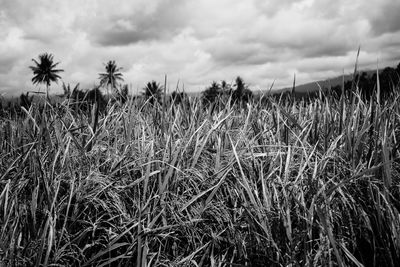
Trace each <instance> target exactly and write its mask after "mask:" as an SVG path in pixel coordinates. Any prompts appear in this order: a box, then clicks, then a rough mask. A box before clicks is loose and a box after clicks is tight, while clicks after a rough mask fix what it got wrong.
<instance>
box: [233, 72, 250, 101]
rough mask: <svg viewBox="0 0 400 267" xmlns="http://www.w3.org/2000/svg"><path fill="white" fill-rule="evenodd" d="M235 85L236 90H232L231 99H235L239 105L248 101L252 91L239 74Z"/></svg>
mask: <svg viewBox="0 0 400 267" xmlns="http://www.w3.org/2000/svg"><path fill="white" fill-rule="evenodd" d="M235 86H236V90H235V91H234V92H233V95H232V100H233V101H236V103H239V104H240V105H241V103H243V102H244V103H247V102H249V101H250V100H251V98H252V97H253V93H252V91H251V90H250V89H249V88H248V86H247V85H246V83H245V82H244V81H243V79H242V78H241V77H240V76H238V77H237V78H236V83H235Z"/></svg>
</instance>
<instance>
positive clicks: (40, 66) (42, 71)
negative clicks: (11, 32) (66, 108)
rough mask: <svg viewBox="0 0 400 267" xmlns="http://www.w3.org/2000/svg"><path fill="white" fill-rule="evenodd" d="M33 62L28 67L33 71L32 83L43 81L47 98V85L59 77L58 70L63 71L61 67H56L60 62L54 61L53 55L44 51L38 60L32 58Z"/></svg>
mask: <svg viewBox="0 0 400 267" xmlns="http://www.w3.org/2000/svg"><path fill="white" fill-rule="evenodd" d="M32 61H33V62H34V63H35V65H34V66H30V67H29V68H30V69H31V70H32V71H33V78H32V82H33V84H34V85H35V84H40V83H43V84H45V85H46V94H47V99H49V87H50V84H51V82H55V83H57V81H58V80H59V79H61V77H60V75H58V74H59V73H60V72H63V71H64V70H62V69H56V67H57V66H58V64H60V62H57V63H54V61H53V55H52V54H48V53H44V54H40V55H39V61H37V60H36V59H32Z"/></svg>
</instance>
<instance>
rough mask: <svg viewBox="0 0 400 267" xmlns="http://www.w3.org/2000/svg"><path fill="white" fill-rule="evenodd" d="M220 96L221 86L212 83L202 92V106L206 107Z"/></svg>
mask: <svg viewBox="0 0 400 267" xmlns="http://www.w3.org/2000/svg"><path fill="white" fill-rule="evenodd" d="M220 94H221V86H220V85H219V84H218V83H217V82H215V81H213V82H212V83H211V86H210V87H208V88H207V89H206V90H205V91H204V92H203V94H202V95H203V104H204V105H208V104H211V103H213V102H215V101H216V99H217V98H218V97H219V96H220Z"/></svg>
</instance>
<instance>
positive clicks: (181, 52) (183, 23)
mask: <svg viewBox="0 0 400 267" xmlns="http://www.w3.org/2000/svg"><path fill="white" fill-rule="evenodd" d="M399 11H400V1H398V0H368V1H364V0H352V1H347V0H338V1H332V0H304V1H301V0H298V1H296V0H268V1H267V0H151V1H149V0H118V1H109V0H85V1H82V0H68V1H65V0H36V1H28V0H0V63H1V64H0V93H2V94H3V95H4V94H8V95H9V94H13V93H14V94H19V93H21V92H23V91H27V90H33V89H35V90H37V89H39V87H38V88H35V87H33V86H32V83H31V78H32V73H31V71H30V69H29V68H28V66H30V65H32V63H33V62H32V61H31V59H32V58H37V56H38V55H39V54H40V53H43V52H49V53H52V54H53V55H54V59H55V61H60V62H61V63H60V65H59V67H60V68H62V69H64V70H65V72H64V73H62V79H63V81H64V82H65V83H67V84H68V83H69V84H71V85H72V86H74V85H75V84H76V83H80V84H81V87H83V88H88V87H91V86H93V84H96V83H98V82H99V80H98V76H99V75H98V73H100V72H103V69H104V65H103V63H105V62H107V61H108V60H115V61H116V62H117V64H118V66H121V67H123V74H124V78H125V82H126V83H127V84H129V85H131V86H132V87H131V88H132V90H133V91H134V92H136V91H137V90H141V88H143V86H144V84H145V83H146V82H147V81H151V80H156V81H158V82H161V83H162V82H163V80H164V74H167V75H168V83H169V90H174V89H175V87H176V83H177V82H178V80H179V81H180V84H181V85H182V84H184V86H185V90H187V91H201V90H203V89H204V88H205V86H207V85H208V84H210V83H211V82H212V81H213V80H216V81H220V80H223V79H224V80H227V81H228V82H230V81H233V79H234V78H235V77H236V76H238V75H240V76H242V77H243V78H244V80H245V82H247V83H248V84H249V85H250V87H251V88H252V89H253V90H259V89H266V88H269V87H270V86H271V84H272V82H273V81H274V80H275V88H281V87H285V86H289V85H290V84H292V79H293V75H294V73H296V80H297V83H306V82H309V81H313V80H318V79H326V78H329V77H334V76H337V75H340V74H341V73H342V72H343V70H344V71H345V72H346V73H350V72H351V69H352V68H353V66H354V63H355V58H356V53H357V49H358V46H359V45H361V53H360V59H359V61H360V66H361V67H363V68H376V65H377V61H378V62H379V66H395V65H397V64H398V62H399V61H400V53H399V51H400V16H399ZM59 84H60V83H59ZM43 87H44V86H40V88H42V89H43ZM52 90H53V91H54V92H57V90H59V89H57V85H53V86H52Z"/></svg>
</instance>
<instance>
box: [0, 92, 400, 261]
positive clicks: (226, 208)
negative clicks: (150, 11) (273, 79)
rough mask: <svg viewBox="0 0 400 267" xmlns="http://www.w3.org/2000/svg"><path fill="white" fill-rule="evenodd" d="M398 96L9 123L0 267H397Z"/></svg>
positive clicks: (0, 138) (32, 112) (196, 105)
mask: <svg viewBox="0 0 400 267" xmlns="http://www.w3.org/2000/svg"><path fill="white" fill-rule="evenodd" d="M378 91H379V90H378ZM399 99H400V94H399V93H395V94H394V95H393V97H392V98H390V99H388V100H386V101H385V102H380V101H371V102H363V100H361V99H360V98H359V97H358V95H357V94H355V95H354V97H353V98H352V99H349V98H344V97H342V98H340V99H336V98H333V97H330V96H323V95H321V96H320V97H317V98H316V99H313V100H310V101H305V100H299V99H297V100H291V99H285V100H279V99H275V98H270V97H266V98H265V99H263V100H262V101H255V102H253V103H251V104H248V105H242V107H241V108H238V107H237V106H236V105H235V106H233V105H231V104H230V102H229V101H225V102H223V103H220V105H219V106H211V107H205V106H203V105H202V102H201V101H200V99H198V98H189V99H188V100H187V101H186V102H184V103H183V104H179V105H171V106H166V107H163V106H162V105H156V106H155V107H152V106H150V105H148V104H145V103H144V102H143V101H140V100H135V101H133V100H132V99H131V100H129V101H128V102H127V103H125V104H124V105H120V104H119V103H114V104H109V106H108V107H107V112H106V113H105V114H103V115H99V116H97V115H96V114H97V113H96V112H95V108H93V111H92V112H77V111H74V110H73V109H72V108H70V107H69V106H68V103H67V102H64V103H63V104H62V105H61V107H58V108H57V109H55V108H53V107H51V106H47V107H46V109H45V110H41V111H40V110H39V109H38V107H37V106H32V107H31V108H30V109H29V110H23V114H22V115H20V116H18V117H14V118H11V117H7V116H5V117H3V118H1V121H0V123H1V124H0V142H1V143H0V146H1V151H2V153H1V157H0V223H1V229H0V260H1V262H2V265H10V266H12V265H16V266H59V265H63V266H64V265H73V266H363V265H365V266H399V264H400V217H399V209H400V188H399V180H400V174H399V171H400V165H399V164H400V161H399V148H400V106H399V105H398V101H399ZM221 101H223V100H221Z"/></svg>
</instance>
